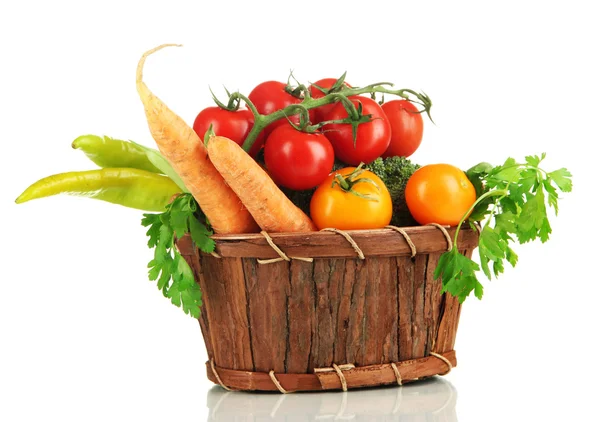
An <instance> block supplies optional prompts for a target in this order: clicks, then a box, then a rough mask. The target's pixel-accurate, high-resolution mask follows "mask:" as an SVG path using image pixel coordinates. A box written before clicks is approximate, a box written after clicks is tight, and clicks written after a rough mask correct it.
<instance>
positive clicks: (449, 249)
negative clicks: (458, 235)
mask: <svg viewBox="0 0 600 422" xmlns="http://www.w3.org/2000/svg"><path fill="white" fill-rule="evenodd" d="M427 225H428V226H433V227H437V228H438V229H439V230H440V231H441V232H442V233H443V234H444V237H445V238H446V242H447V243H448V251H451V250H452V246H453V243H452V238H451V237H450V233H448V230H446V227H448V226H446V227H444V226H442V225H441V224H438V223H429V224H427ZM456 230H459V229H458V227H457V228H456Z"/></svg>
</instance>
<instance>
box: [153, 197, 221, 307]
mask: <svg viewBox="0 0 600 422" xmlns="http://www.w3.org/2000/svg"><path fill="white" fill-rule="evenodd" d="M203 221H206V218H205V216H204V214H203V213H202V211H201V210H200V207H199V206H198V204H197V203H196V201H195V200H194V198H193V197H192V195H191V194H189V193H183V194H180V195H179V196H177V197H176V198H175V199H174V200H173V201H172V202H171V203H170V204H169V205H167V207H166V209H165V211H164V212H163V213H160V214H144V218H143V219H142V225H143V226H145V227H148V231H147V233H146V234H147V235H148V237H149V239H148V247H149V248H154V259H152V260H151V261H150V262H149V263H148V268H149V269H150V270H149V272H148V277H149V278H150V280H152V281H157V284H158V289H159V290H161V291H162V293H163V295H164V296H165V297H167V298H169V299H171V303H172V304H174V305H175V306H178V307H181V308H183V311H184V312H185V313H186V314H189V315H190V316H192V317H194V318H198V317H199V316H200V307H201V306H202V292H201V291H200V286H199V285H198V283H196V281H195V280H194V273H193V271H192V269H191V268H190V266H189V265H188V263H187V262H186V261H185V259H184V258H183V257H182V256H181V254H180V253H179V252H178V251H177V249H176V248H175V245H174V241H175V237H178V238H181V237H183V236H184V235H185V234H186V233H189V234H190V236H191V238H192V240H193V242H194V244H195V246H196V247H198V248H199V249H200V250H202V251H203V252H207V253H210V252H212V251H213V250H214V248H215V243H214V241H213V240H212V239H211V238H210V236H211V235H212V231H211V230H210V229H209V228H208V227H207V224H205V223H203Z"/></svg>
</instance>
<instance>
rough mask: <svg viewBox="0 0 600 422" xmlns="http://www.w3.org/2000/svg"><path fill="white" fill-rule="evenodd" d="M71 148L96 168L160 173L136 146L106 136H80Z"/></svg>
mask: <svg viewBox="0 0 600 422" xmlns="http://www.w3.org/2000/svg"><path fill="white" fill-rule="evenodd" d="M71 146H72V147H73V148H74V149H79V150H81V151H82V152H83V153H84V154H85V155H87V157H88V158H89V159H90V160H92V161H93V162H94V163H95V164H96V165H97V166H98V167H103V168H106V167H128V168H134V169H140V170H146V171H151V172H154V173H162V171H160V169H158V168H156V166H154V165H153V164H152V163H151V162H150V160H148V157H147V156H146V152H145V151H144V150H143V149H142V148H140V147H139V146H138V145H136V144H134V143H131V142H126V141H121V140H118V139H114V138H110V137H108V136H96V135H82V136H80V137H78V138H77V139H75V140H74V141H73V143H72V144H71Z"/></svg>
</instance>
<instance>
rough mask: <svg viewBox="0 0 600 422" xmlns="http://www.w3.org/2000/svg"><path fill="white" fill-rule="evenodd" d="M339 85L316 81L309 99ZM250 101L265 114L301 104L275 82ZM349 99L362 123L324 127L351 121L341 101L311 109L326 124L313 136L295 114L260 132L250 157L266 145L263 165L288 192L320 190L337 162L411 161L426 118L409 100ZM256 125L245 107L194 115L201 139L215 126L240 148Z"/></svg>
mask: <svg viewBox="0 0 600 422" xmlns="http://www.w3.org/2000/svg"><path fill="white" fill-rule="evenodd" d="M336 81H337V79H334V78H325V79H321V80H319V81H317V82H315V83H314V84H312V85H311V86H310V89H309V90H310V94H311V96H312V97H313V98H322V97H323V96H325V95H326V94H327V93H329V92H330V91H331V90H332V88H333V87H334V85H335V83H336ZM343 87H351V85H349V84H347V83H344V84H343V85H342V87H336V88H337V89H338V90H339V89H341V88H343ZM324 91H325V92H324ZM334 91H335V90H334ZM248 98H249V99H250V101H251V102H252V104H254V106H255V107H256V109H257V111H258V112H259V113H260V114H262V115H268V114H271V113H273V112H276V111H278V110H282V109H284V108H285V107H288V106H290V105H292V104H299V103H301V102H302V98H299V97H296V96H294V95H293V94H292V93H290V92H288V91H287V90H286V84H285V83H283V82H277V81H267V82H263V83H261V84H259V85H257V86H256V87H255V88H254V89H253V90H252V92H250V94H249V95H248ZM348 100H350V101H351V102H352V104H354V106H355V108H356V109H357V110H361V116H370V117H369V118H368V119H366V118H364V117H363V121H362V122H361V123H351V122H348V123H345V122H344V123H326V122H329V121H334V120H336V121H339V120H344V119H348V118H349V115H348V111H347V109H346V106H345V105H344V103H343V102H342V101H337V102H335V103H331V104H326V105H323V106H320V107H317V108H313V109H310V110H309V118H310V122H311V124H313V125H315V124H319V123H325V124H324V125H323V126H322V127H321V128H320V130H319V131H318V132H315V133H307V132H302V131H300V130H297V129H296V128H295V127H294V126H292V125H291V124H290V122H291V123H293V124H295V125H298V124H299V120H300V119H299V116H298V115H297V114H296V115H292V116H288V117H283V118H281V119H279V120H277V121H275V122H273V123H271V124H270V125H269V126H267V127H266V128H265V129H264V130H263V131H262V133H261V134H260V135H259V138H258V139H257V140H256V141H255V143H254V145H253V146H252V149H251V151H250V154H251V155H252V156H256V154H257V153H258V152H259V150H260V149H262V148H263V145H264V155H265V165H266V167H267V169H268V171H269V173H270V175H271V177H272V178H273V180H275V182H276V183H277V184H279V185H281V186H284V187H287V188H290V189H294V190H305V189H312V188H314V187H316V186H318V185H319V184H321V183H322V182H323V181H324V180H325V179H326V178H327V177H328V176H329V174H330V173H331V169H332V168H333V163H334V160H335V159H336V158H337V159H338V160H340V161H342V162H343V163H345V164H348V165H350V166H357V165H358V164H360V163H365V164H368V163H370V162H372V161H373V160H375V159H376V158H378V157H388V156H394V155H399V156H405V157H408V156H410V155H411V154H413V153H414V152H415V151H416V150H417V148H418V147H419V145H420V143H421V139H422V136H423V118H422V117H421V114H420V113H419V112H418V110H417V108H416V107H415V106H414V105H413V104H412V103H411V102H410V101H407V100H393V101H389V102H387V103H384V104H383V106H380V105H379V104H378V103H377V102H376V101H375V100H373V99H371V98H369V97H366V96H352V97H348ZM288 120H289V121H288ZM253 124H254V116H253V115H252V113H251V112H250V111H249V110H247V109H239V110H237V111H227V110H223V109H221V108H219V107H209V108H206V109H204V110H202V111H201V112H200V113H199V114H198V116H197V117H196V120H195V122H194V130H195V131H196V133H197V134H198V136H200V138H203V137H204V134H205V133H206V131H207V130H208V128H209V127H210V126H211V125H212V128H213V131H214V132H215V133H216V134H217V135H221V136H225V137H228V138H230V139H232V140H233V141H235V142H237V143H238V144H240V145H242V144H243V142H244V140H245V139H246V137H247V136H248V133H249V132H250V130H251V129H252V126H253ZM354 133H355V134H356V137H354Z"/></svg>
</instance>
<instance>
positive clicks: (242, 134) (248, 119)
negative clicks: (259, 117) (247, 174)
mask: <svg viewBox="0 0 600 422" xmlns="http://www.w3.org/2000/svg"><path fill="white" fill-rule="evenodd" d="M210 125H212V128H213V131H214V132H215V134H216V135H219V136H224V137H226V138H229V139H231V140H232V141H234V142H235V143H237V144H238V145H242V144H243V143H244V140H245V139H246V137H247V136H248V134H249V133H250V130H252V126H253V125H254V115H253V114H252V112H251V111H250V110H247V109H239V110H237V111H228V110H224V109H222V108H221V107H207V108H205V109H204V110H202V111H201V112H200V113H198V116H196V119H195V120H194V131H195V132H196V133H197V134H198V136H199V137H200V139H202V140H204V135H205V134H206V131H207V130H208V128H209V127H210ZM263 141H264V136H262V135H259V137H258V138H257V139H256V141H255V142H254V145H252V149H251V150H250V155H252V156H254V155H256V153H257V152H258V151H259V150H260V148H261V147H262V144H263V143H264V142H263Z"/></svg>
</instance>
